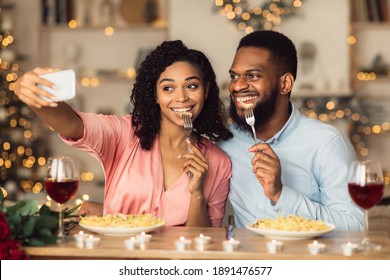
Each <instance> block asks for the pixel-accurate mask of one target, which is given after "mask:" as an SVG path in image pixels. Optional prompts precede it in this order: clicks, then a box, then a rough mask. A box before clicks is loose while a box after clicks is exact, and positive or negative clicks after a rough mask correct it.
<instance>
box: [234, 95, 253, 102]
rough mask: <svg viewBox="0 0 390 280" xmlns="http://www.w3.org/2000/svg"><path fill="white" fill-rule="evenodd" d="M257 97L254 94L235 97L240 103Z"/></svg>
mask: <svg viewBox="0 0 390 280" xmlns="http://www.w3.org/2000/svg"><path fill="white" fill-rule="evenodd" d="M256 98H257V97H256V96H245V97H237V101H238V102H240V103H242V102H245V101H251V100H254V99H256Z"/></svg>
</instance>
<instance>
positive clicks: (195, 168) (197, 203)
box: [182, 143, 211, 227]
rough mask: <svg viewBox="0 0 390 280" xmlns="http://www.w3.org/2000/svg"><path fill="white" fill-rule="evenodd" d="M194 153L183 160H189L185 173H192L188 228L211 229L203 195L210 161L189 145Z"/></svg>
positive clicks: (186, 162)
mask: <svg viewBox="0 0 390 280" xmlns="http://www.w3.org/2000/svg"><path fill="white" fill-rule="evenodd" d="M188 145H189V146H190V148H191V150H192V153H190V154H184V155H182V158H185V159H188V160H187V161H185V162H184V164H183V171H184V172H185V173H187V174H189V172H190V173H191V175H190V177H189V178H188V180H189V185H188V190H189V192H190V206H189V209H188V217H187V222H186V226H192V227H210V226H211V221H210V216H209V214H208V211H207V204H206V199H205V197H204V193H203V178H204V175H205V173H206V172H207V170H208V167H209V166H208V161H207V159H206V158H205V156H204V155H203V154H202V152H201V151H200V150H199V149H198V148H197V147H196V146H195V145H192V144H191V143H188Z"/></svg>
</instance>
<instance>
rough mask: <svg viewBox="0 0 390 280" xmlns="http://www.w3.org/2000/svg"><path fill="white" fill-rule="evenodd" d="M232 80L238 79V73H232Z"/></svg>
mask: <svg viewBox="0 0 390 280" xmlns="http://www.w3.org/2000/svg"><path fill="white" fill-rule="evenodd" d="M230 80H238V75H234V74H230Z"/></svg>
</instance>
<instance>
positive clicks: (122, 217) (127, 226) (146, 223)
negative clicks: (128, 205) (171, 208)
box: [79, 214, 165, 236]
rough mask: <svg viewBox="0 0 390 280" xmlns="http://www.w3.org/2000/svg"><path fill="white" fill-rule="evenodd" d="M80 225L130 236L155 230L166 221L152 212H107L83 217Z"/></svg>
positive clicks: (104, 232) (103, 232)
mask: <svg viewBox="0 0 390 280" xmlns="http://www.w3.org/2000/svg"><path fill="white" fill-rule="evenodd" d="M79 225H80V226H81V227H82V228H84V229H86V230H89V231H92V232H95V233H99V234H104V235H113V236H128V235H136V234H139V233H141V232H145V233H147V232H151V231H154V230H156V229H158V228H160V227H163V226H164V225H165V221H164V220H163V219H160V218H157V217H155V216H153V215H151V214H107V215H104V216H102V217H99V216H86V217H81V220H80V222H79Z"/></svg>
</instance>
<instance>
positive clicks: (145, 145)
mask: <svg viewBox="0 0 390 280" xmlns="http://www.w3.org/2000/svg"><path fill="white" fill-rule="evenodd" d="M51 71H52V70H50V69H40V68H36V69H34V70H33V71H30V72H27V73H26V74H25V75H24V76H22V77H21V78H20V79H19V80H18V81H17V83H16V84H17V85H16V90H15V93H16V94H17V95H18V96H19V98H20V100H22V101H23V102H25V103H26V104H28V105H29V106H30V107H31V108H32V109H33V110H34V111H35V112H36V113H37V114H38V115H39V116H40V118H41V119H42V120H44V121H45V122H46V123H47V124H48V125H49V126H50V127H52V128H53V129H54V130H55V131H57V132H58V133H59V134H60V136H61V138H62V139H63V141H64V142H65V143H67V144H69V145H71V146H74V147H76V148H78V149H80V150H82V151H85V152H87V153H89V154H91V155H92V156H94V157H95V158H97V159H98V160H99V161H100V163H101V165H102V166H103V169H104V173H105V178H106V186H105V191H104V208H103V211H101V208H102V207H101V205H99V206H98V207H95V208H92V207H91V204H90V203H88V202H85V203H84V204H83V206H82V209H80V213H88V214H94V213H98V214H101V213H103V214H104V215H106V214H116V213H122V214H152V215H154V216H156V217H158V218H162V219H164V220H165V221H166V225H168V226H174V225H187V226H221V225H222V220H223V217H224V214H225V203H226V199H227V193H228V189H229V182H230V177H231V164H230V160H229V158H228V157H227V155H226V154H225V153H224V152H222V150H220V149H219V148H218V147H217V146H215V145H214V143H213V142H217V141H219V140H222V139H228V138H229V137H231V133H230V131H229V130H227V129H226V127H225V126H224V120H223V108H222V106H221V101H220V99H219V88H218V86H217V83H216V77H215V73H214V70H213V68H212V66H211V64H210V62H209V60H208V59H207V57H206V56H205V55H204V54H203V53H202V52H200V51H197V50H193V49H189V48H187V47H186V46H185V45H184V44H183V42H181V41H165V42H163V43H162V44H161V45H160V46H158V47H157V48H156V49H155V50H153V51H152V52H151V53H150V55H148V56H147V57H146V59H145V60H144V61H143V62H142V63H141V65H140V67H139V69H138V75H137V77H136V81H135V84H134V88H133V92H132V95H131V101H132V103H133V105H134V106H133V107H134V109H133V112H132V113H131V114H129V115H126V116H122V117H119V116H113V115H102V114H92V113H84V112H80V111H75V110H73V109H72V108H71V107H70V106H69V105H67V104H66V103H65V102H57V101H56V100H55V99H53V97H52V96H51V95H50V94H49V93H48V92H47V91H45V90H44V89H42V88H40V87H37V86H36V85H37V84H38V85H45V86H47V87H53V86H54V85H53V84H52V83H50V82H49V81H48V80H46V79H44V78H42V77H40V75H42V74H45V73H48V72H51ZM40 96H45V97H47V98H49V101H46V100H43V99H41V98H39V97H40ZM184 112H185V113H186V114H190V115H191V121H192V123H193V130H192V131H191V134H189V141H186V139H187V134H186V131H185V129H184V127H183V126H184V123H183V120H182V118H181V115H182V114H183V113H184ZM54 116H55V117H54ZM69 124H71V125H69ZM188 174H191V176H188Z"/></svg>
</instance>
